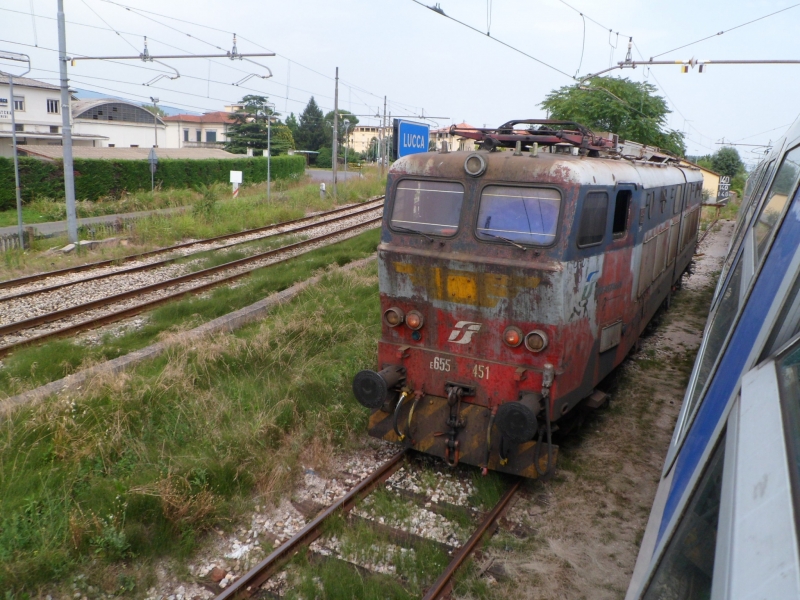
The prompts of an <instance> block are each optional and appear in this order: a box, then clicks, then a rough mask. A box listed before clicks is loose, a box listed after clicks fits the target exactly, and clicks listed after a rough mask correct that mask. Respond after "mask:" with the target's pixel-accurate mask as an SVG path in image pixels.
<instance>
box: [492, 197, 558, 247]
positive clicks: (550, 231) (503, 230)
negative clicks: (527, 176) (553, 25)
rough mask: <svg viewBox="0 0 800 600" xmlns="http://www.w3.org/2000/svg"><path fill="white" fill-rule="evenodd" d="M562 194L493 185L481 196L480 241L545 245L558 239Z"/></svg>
mask: <svg viewBox="0 0 800 600" xmlns="http://www.w3.org/2000/svg"><path fill="white" fill-rule="evenodd" d="M560 204H561V194H559V193H558V192H557V191H556V190H554V189H549V188H530V187H528V188H524V187H508V186H500V185H490V186H487V187H485V188H484V190H483V193H482V194H481V206H480V211H479V213H478V228H477V235H478V238H480V239H483V240H490V239H496V238H500V239H506V240H509V241H512V242H518V243H521V244H534V245H540V246H546V245H549V244H551V243H552V242H553V239H554V238H555V237H556V226H557V225H558V209H559V206H560Z"/></svg>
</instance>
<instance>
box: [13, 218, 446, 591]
mask: <svg viewBox="0 0 800 600" xmlns="http://www.w3.org/2000/svg"><path fill="white" fill-rule="evenodd" d="M376 240H377V235H376V233H375V232H370V233H368V234H366V235H364V236H361V237H359V238H357V239H354V240H351V241H349V242H346V243H344V244H343V245H341V246H338V247H337V248H335V249H331V248H326V249H323V250H321V253H323V254H326V255H327V256H325V257H312V256H305V257H302V258H301V259H299V260H297V261H295V262H294V263H293V264H292V265H287V266H286V271H284V272H282V274H281V275H280V276H279V275H277V274H276V272H274V271H273V272H271V273H270V272H264V274H263V275H261V276H257V277H254V278H252V279H253V280H252V281H251V282H250V283H249V284H248V285H246V286H242V287H241V288H238V289H237V290H218V292H217V293H215V294H213V295H212V296H211V297H210V298H206V299H200V298H195V299H193V300H191V301H187V302H184V303H177V304H175V305H170V306H167V307H164V308H163V309H161V310H159V311H156V313H155V314H154V315H153V319H152V321H151V323H150V325H148V327H152V328H157V327H158V326H159V324H160V325H162V326H164V327H166V326H168V325H169V324H172V323H175V322H180V319H183V318H190V317H193V316H195V315H200V316H202V318H211V317H213V316H216V315H218V314H222V313H223V312H227V311H229V310H231V309H233V308H235V307H237V306H238V305H239V304H248V303H250V302H252V301H254V300H257V299H260V298H262V297H263V296H264V294H265V290H274V289H280V288H282V287H286V286H288V285H290V284H291V282H292V281H295V280H296V279H299V278H302V277H301V273H304V272H310V270H314V269H316V268H319V266H320V265H324V264H329V263H330V262H332V261H333V262H335V261H336V258H337V256H338V257H343V256H344V254H343V253H349V254H350V255H351V256H353V257H355V256H357V255H360V254H364V253H367V252H371V251H373V250H374V246H375V243H376ZM323 258H324V259H325V260H323ZM304 270H308V271H304ZM377 290H378V286H377V267H376V265H374V264H371V265H369V266H368V267H366V268H362V269H359V270H356V271H352V272H333V273H331V274H329V275H326V277H325V279H324V280H323V282H321V283H320V284H318V285H316V286H313V287H312V288H309V289H307V290H305V291H304V292H303V293H302V294H301V295H299V296H298V297H297V298H295V299H294V300H293V301H291V302H289V303H287V304H285V305H282V306H280V307H277V308H276V309H275V311H274V312H273V313H272V314H271V315H270V316H269V317H268V318H266V319H265V320H263V321H261V322H258V323H253V324H251V325H249V326H247V327H245V328H243V329H241V330H239V331H237V332H236V333H235V334H220V335H217V336H212V337H210V338H207V339H204V340H202V341H198V342H196V343H195V344H193V345H192V346H191V347H183V346H178V347H174V348H172V349H171V350H170V351H169V352H168V353H166V354H165V355H163V356H162V357H160V358H159V359H157V360H153V361H149V362H147V363H144V364H142V365H140V366H139V367H138V368H137V369H135V370H134V371H132V372H128V373H126V374H124V375H121V376H120V375H117V376H113V377H112V376H109V377H108V378H107V379H105V380H103V381H96V382H94V383H93V384H92V385H91V386H89V387H88V389H84V390H83V391H82V392H81V394H80V395H79V396H78V397H75V398H74V399H73V400H69V399H67V398H64V397H61V398H51V399H49V400H47V401H45V402H43V403H41V404H39V405H37V406H35V407H27V408H23V409H20V410H18V411H16V412H15V413H13V414H12V415H11V416H10V417H9V418H8V419H6V420H5V421H3V423H2V428H1V429H0V589H2V590H4V591H9V592H10V593H11V594H12V597H24V595H25V594H29V595H36V594H39V593H42V590H43V589H48V590H49V589H52V588H51V587H48V586H52V585H55V584H58V583H59V582H61V584H62V585H63V584H66V585H69V583H68V582H69V578H70V577H74V576H76V574H80V575H85V582H86V584H87V585H92V586H94V587H95V588H97V589H99V590H101V591H103V592H105V593H109V594H121V595H127V596H130V597H136V596H137V595H141V594H142V593H144V591H145V589H144V588H142V585H144V584H143V583H141V582H145V581H149V580H151V579H152V577H151V575H152V573H153V569H154V567H153V559H154V558H156V557H160V556H168V557H171V558H174V559H178V562H180V559H181V558H182V557H188V556H190V555H191V554H192V553H193V552H194V551H195V549H196V548H197V547H198V544H199V543H201V541H202V540H203V537H204V534H205V532H206V531H208V530H209V528H210V527H216V528H223V529H230V528H232V527H234V526H235V523H236V519H237V518H238V517H239V516H241V515H243V514H244V513H245V511H246V510H248V508H249V507H250V503H251V502H253V500H254V498H256V497H257V494H259V495H260V496H261V497H265V498H277V497H278V496H279V495H280V494H282V493H284V492H285V491H286V490H287V489H288V488H289V487H290V486H291V484H292V482H293V480H294V477H295V476H299V474H300V473H302V469H301V468H300V467H301V463H300V460H301V458H300V457H301V455H302V453H303V452H304V450H305V449H307V448H309V447H310V446H315V447H317V448H322V451H324V452H329V451H330V448H332V447H333V445H334V444H336V445H341V444H343V443H346V442H347V440H349V439H351V436H352V435H353V433H354V432H356V431H358V432H361V431H363V429H364V427H365V425H366V419H367V411H365V410H364V409H363V408H362V407H361V406H359V405H358V403H357V402H355V401H354V400H353V398H352V391H351V381H352V376H353V374H354V373H355V372H357V371H358V370H359V369H362V368H366V367H368V366H371V365H373V364H374V361H375V355H376V341H375V340H376V339H377V338H378V335H379V332H380V313H379V302H378V291H377ZM332 315H335V318H332ZM155 331H156V329H150V330H149V333H147V332H141V333H138V334H136V335H141V336H147V335H151V336H152V335H155ZM135 339H136V338H135V335H132V336H131V337H129V338H127V339H122V340H117V341H116V343H117V346H120V345H124V344H126V343H127V344H130V345H134V342H135ZM138 339H139V341H140V342H142V341H143V339H144V338H138ZM34 350H37V351H40V352H44V351H45V349H44V347H43V348H40V349H34ZM117 350H118V347H112V346H111V345H104V347H103V349H102V352H106V353H110V354H114V353H116V352H117ZM31 351H33V350H31ZM51 351H53V352H55V350H53V347H51ZM62 354H63V347H62ZM20 356H21V355H18V356H16V357H14V359H13V360H12V365H10V366H13V365H14V364H18V365H20V366H21V365H22V364H23V363H22V361H21V358H20ZM54 356H55V354H54ZM31 360H32V357H29V358H28V365H29V367H30V364H31ZM39 360H40V361H41V362H42V363H45V362H47V359H46V357H40V358H39ZM4 371H7V369H4ZM37 372H39V373H41V370H38V371H37ZM424 559H425V560H426V561H430V557H427V556H426V557H424ZM420 560H422V559H420ZM442 560H446V557H444V558H443V559H442ZM431 565H433V566H431V567H430V568H431V569H432V570H436V569H438V568H439V566H438V565H439V563H438V562H433V563H431ZM420 568H422V567H420ZM421 572H423V573H427V571H424V570H423V571H421ZM134 573H135V577H134ZM148 574H150V575H148ZM82 581H83V580H82ZM309 581H311V580H309ZM341 581H342V582H344V579H342V580H341ZM383 583H385V582H381V581H378V582H377V583H375V587H371V586H372V585H373V584H372V583H370V584H369V586H368V591H367V592H364V593H366V594H367V596H365V597H372V596H371V593H372V592H369V590H373V589H384V588H383V587H382V584H383ZM379 584H380V585H379ZM337 585H338V584H337ZM342 585H344V583H342ZM348 585H349V584H348ZM353 585H355V584H353ZM359 585H361V584H359ZM304 589H305V588H304ZM342 589H347V592H345V593H347V594H348V595H347V597H351V596H350V595H349V594H350V591H351V588H350V587H345V588H342ZM397 589H398V593H400V591H402V588H397ZM332 593H333V592H332ZM353 593H356V592H353ZM360 593H361V592H359V593H358V594H360ZM336 594H338V592H337V593H336ZM336 594H334V595H330V596H328V597H341V596H338V595H336ZM358 594H357V595H355V596H353V597H361V596H359V595H358ZM414 594H416V592H414ZM414 594H412V595H414ZM417 595H418V594H417ZM309 597H310V596H309ZM382 597H386V594H384V596H382ZM398 597H405V596H398Z"/></svg>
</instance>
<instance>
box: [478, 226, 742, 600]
mask: <svg viewBox="0 0 800 600" xmlns="http://www.w3.org/2000/svg"><path fill="white" fill-rule="evenodd" d="M733 225H734V223H733V222H732V221H724V222H720V223H719V224H718V225H717V226H715V228H714V230H713V231H712V232H711V233H710V234H709V235H708V236H707V237H706V239H705V240H704V241H703V243H702V245H701V246H700V247H699V248H698V250H697V252H698V256H696V258H695V260H696V268H695V273H694V275H692V276H691V277H689V278H688V279H687V278H685V279H684V286H683V289H682V290H681V291H680V292H678V293H677V294H675V296H674V299H673V302H672V306H671V308H670V310H669V311H668V312H666V313H665V314H663V315H662V316H661V317H660V318H658V320H657V323H655V324H654V326H653V327H652V328H651V329H652V331H651V332H649V335H646V337H645V338H644V339H643V341H642V347H641V349H640V351H639V352H638V353H637V354H635V355H633V356H631V357H630V358H629V359H628V360H627V361H626V362H625V363H624V364H623V365H622V366H621V367H620V368H619V369H617V370H616V372H615V373H614V374H612V376H611V377H610V378H609V380H608V381H607V382H604V383H605V388H604V389H605V390H606V391H607V392H609V393H610V394H611V401H610V406H609V408H607V409H601V410H599V411H596V412H595V413H593V414H591V415H590V416H588V417H587V418H586V420H585V421H584V423H583V424H582V425H581V426H580V427H579V428H578V429H577V430H575V431H573V432H571V434H570V435H569V436H567V437H566V439H565V440H563V441H562V442H561V444H560V452H561V454H560V457H559V466H558V470H557V473H556V475H555V477H554V478H553V479H552V480H551V481H549V482H546V483H541V482H531V483H529V484H527V485H526V486H525V488H524V489H523V491H522V493H521V494H519V496H518V498H519V499H518V500H517V502H516V504H515V505H514V507H513V508H512V509H511V510H510V511H509V513H508V515H507V519H506V520H504V521H503V522H502V527H501V529H500V531H499V533H498V535H496V536H495V537H494V539H493V540H492V541H491V542H490V543H489V544H488V548H486V549H485V551H484V552H483V555H482V556H481V557H480V560H479V561H478V569H477V570H476V571H475V574H474V575H473V577H482V578H483V579H484V580H485V579H486V578H487V574H488V575H489V581H490V582H491V584H490V585H489V586H488V587H489V590H490V592H489V595H491V596H494V597H497V598H515V599H519V600H522V599H532V600H539V599H541V600H544V599H547V600H555V599H562V598H563V599H570V600H577V599H581V598H585V599H592V600H594V599H612V598H613V599H617V598H623V597H624V596H625V592H626V590H627V586H628V582H629V580H630V577H631V574H632V572H633V567H634V564H635V562H636V556H637V554H638V549H639V544H640V543H641V539H642V536H643V534H644V529H645V526H646V524H647V518H648V516H649V513H650V507H651V504H652V501H653V497H654V496H655V492H656V488H657V486H658V481H659V477H660V473H661V469H662V466H663V462H664V457H665V456H666V452H667V448H668V447H669V442H670V438H671V436H672V431H673V428H674V426H675V421H676V419H677V416H678V413H679V411H680V408H681V403H682V401H683V395H684V391H685V388H686V384H687V382H688V378H689V375H690V373H691V369H692V364H693V362H694V357H695V354H696V352H697V349H698V347H699V345H700V340H701V337H702V332H703V327H704V325H705V320H706V316H707V314H708V305H709V303H710V300H711V296H712V294H713V290H714V286H715V284H716V279H717V276H718V272H719V270H720V268H721V263H722V259H723V257H724V255H725V252H726V250H727V246H728V241H729V239H730V236H731V234H732V232H733ZM466 588H467V589H470V588H472V589H475V588H474V587H473V586H469V585H468V586H466ZM471 595H472V594H471V593H469V592H468V593H467V594H466V596H465V597H470V596H471Z"/></svg>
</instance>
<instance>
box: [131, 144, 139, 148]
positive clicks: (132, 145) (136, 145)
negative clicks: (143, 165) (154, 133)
mask: <svg viewBox="0 0 800 600" xmlns="http://www.w3.org/2000/svg"><path fill="white" fill-rule="evenodd" d="M138 147H139V144H131V148H138Z"/></svg>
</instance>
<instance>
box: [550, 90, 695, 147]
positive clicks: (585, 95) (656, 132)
mask: <svg viewBox="0 0 800 600" xmlns="http://www.w3.org/2000/svg"><path fill="white" fill-rule="evenodd" d="M655 92H656V88H655V86H653V85H652V84H650V83H646V82H645V83H638V82H635V81H631V80H629V79H627V78H616V77H593V78H592V79H591V80H589V85H586V83H585V82H584V83H582V84H576V85H571V86H564V87H562V88H559V89H557V90H554V91H552V92H550V93H549V94H548V95H547V96H546V97H545V99H544V101H543V102H542V103H541V104H540V105H539V106H541V107H543V108H545V109H546V110H547V111H548V113H549V114H550V118H551V119H559V120H564V121H576V122H577V123H580V124H581V125H585V126H586V127H588V128H589V129H592V130H593V131H608V132H611V133H616V134H617V135H619V137H620V138H621V139H625V140H630V141H634V142H639V143H640V144H648V145H652V146H658V147H659V148H662V149H663V150H666V151H668V152H672V153H673V154H678V155H680V156H683V154H684V153H685V152H686V144H685V142H684V136H683V134H682V133H681V132H679V131H675V130H674V129H667V119H666V117H667V115H668V114H669V113H670V112H671V111H670V110H669V109H668V108H667V102H666V100H664V98H662V97H661V96H657V95H656V94H655Z"/></svg>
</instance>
